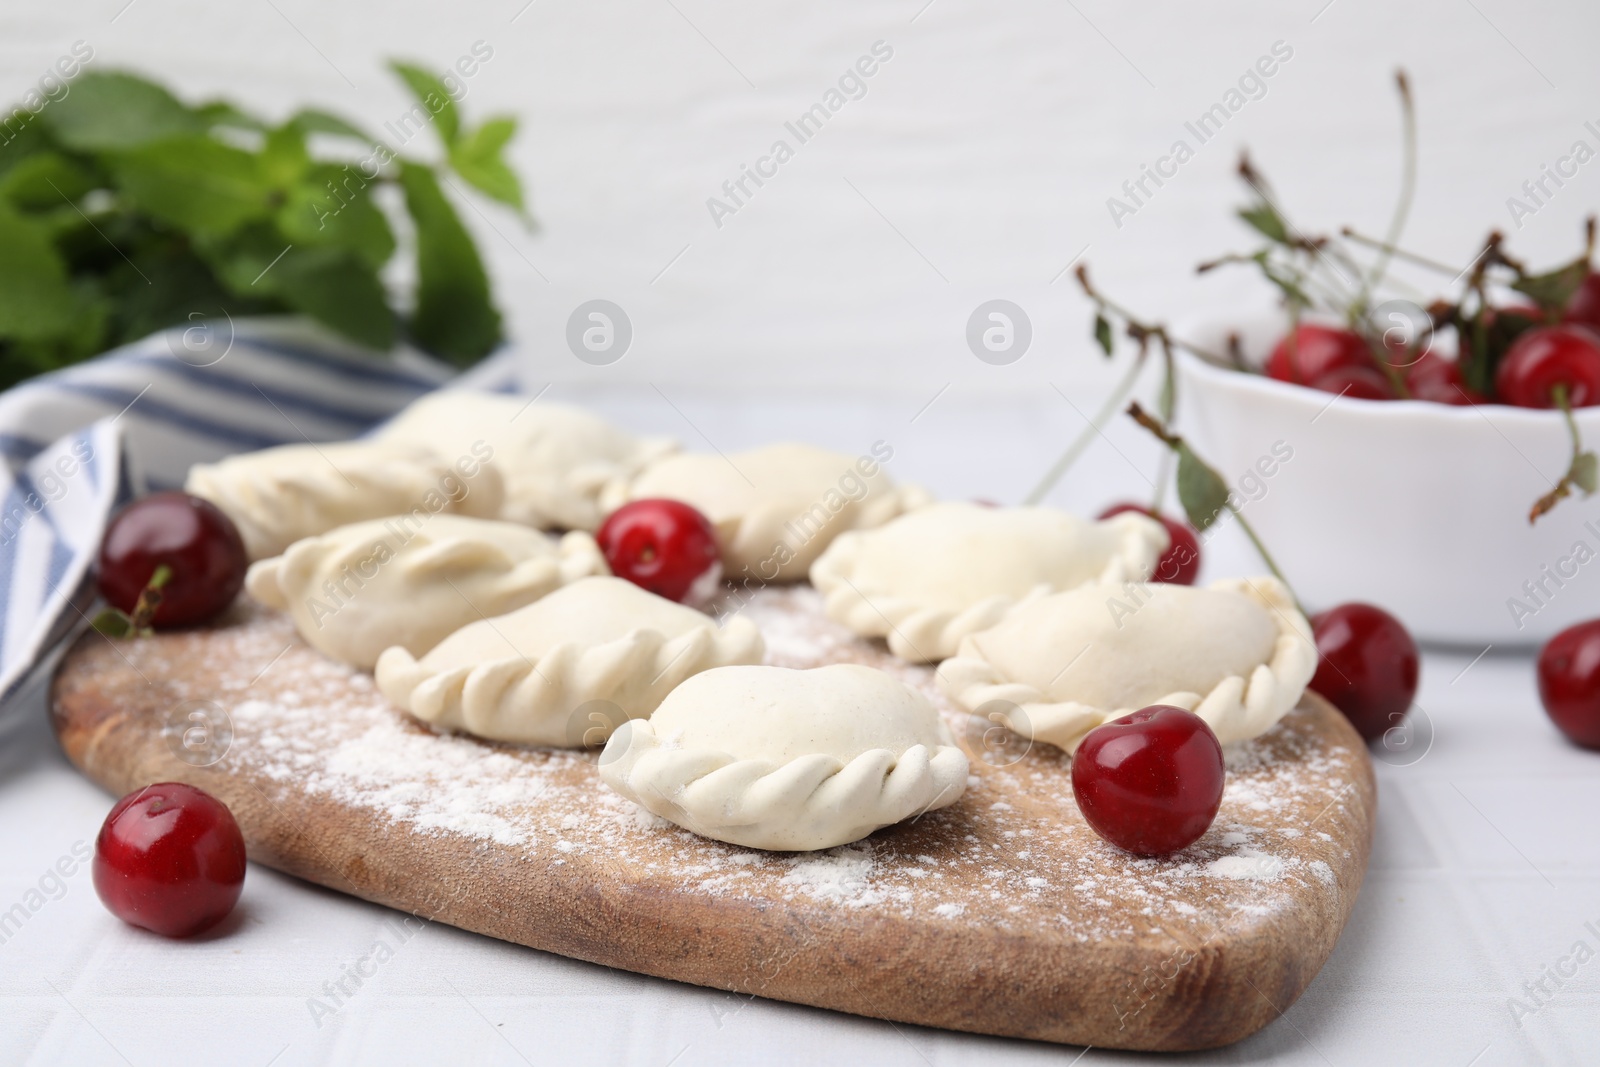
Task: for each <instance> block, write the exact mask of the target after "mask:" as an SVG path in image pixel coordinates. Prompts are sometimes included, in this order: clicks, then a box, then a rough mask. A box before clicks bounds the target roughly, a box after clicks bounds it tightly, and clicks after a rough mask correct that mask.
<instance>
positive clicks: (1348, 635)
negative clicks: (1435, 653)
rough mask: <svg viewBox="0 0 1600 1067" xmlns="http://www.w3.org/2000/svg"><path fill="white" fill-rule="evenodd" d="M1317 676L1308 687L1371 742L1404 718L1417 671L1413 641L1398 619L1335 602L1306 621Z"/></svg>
mask: <svg viewBox="0 0 1600 1067" xmlns="http://www.w3.org/2000/svg"><path fill="white" fill-rule="evenodd" d="M1311 632H1312V634H1313V636H1314V637H1315V639H1316V642H1317V673H1316V674H1315V675H1313V676H1312V679H1311V688H1312V689H1313V690H1314V691H1315V692H1317V693H1319V694H1321V695H1322V696H1324V697H1326V698H1327V699H1328V701H1329V702H1330V703H1332V704H1333V706H1334V707H1336V708H1338V709H1339V710H1340V711H1342V712H1344V715H1345V718H1347V719H1349V720H1350V723H1351V725H1353V726H1354V727H1355V728H1356V732H1357V733H1359V734H1360V735H1361V736H1362V737H1363V738H1365V739H1366V740H1368V741H1373V740H1376V739H1377V738H1380V737H1382V736H1383V735H1384V733H1385V732H1386V731H1388V730H1390V729H1392V728H1394V727H1396V726H1399V725H1400V723H1401V722H1402V721H1403V720H1404V719H1405V717H1406V712H1408V711H1410V710H1411V701H1412V700H1413V699H1415V697H1416V695H1417V678H1418V676H1419V674H1420V671H1421V666H1420V660H1419V657H1418V655H1417V643H1416V642H1415V641H1413V640H1412V639H1411V633H1410V631H1408V630H1407V629H1406V628H1405V627H1404V626H1403V625H1401V623H1400V620H1399V619H1397V618H1395V617H1394V616H1393V615H1390V614H1389V613H1388V612H1387V611H1384V610H1383V609H1382V608H1378V607H1374V606H1373V605H1371V604H1359V603H1352V604H1340V605H1339V606H1338V607H1336V608H1330V609H1329V610H1327V611H1324V612H1323V613H1322V614H1320V615H1317V616H1315V617H1314V618H1312V620H1311Z"/></svg>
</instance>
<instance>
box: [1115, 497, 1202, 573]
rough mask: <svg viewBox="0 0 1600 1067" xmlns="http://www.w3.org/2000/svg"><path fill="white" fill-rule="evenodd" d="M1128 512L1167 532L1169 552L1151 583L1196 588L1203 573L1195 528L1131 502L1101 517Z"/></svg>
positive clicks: (1162, 555) (1160, 561)
mask: <svg viewBox="0 0 1600 1067" xmlns="http://www.w3.org/2000/svg"><path fill="white" fill-rule="evenodd" d="M1125 511H1137V512H1138V513H1139V514H1141V515H1148V516H1150V517H1151V518H1152V519H1155V520H1156V521H1158V522H1159V523H1161V525H1163V526H1165V527H1166V528H1167V540H1168V544H1167V550H1166V551H1165V552H1163V553H1162V554H1161V558H1160V559H1159V560H1157V561H1156V569H1155V571H1154V572H1152V573H1151V575H1150V580H1151V581H1152V582H1167V583H1169V584H1171V585H1193V584H1194V580H1195V578H1196V577H1197V576H1198V575H1199V573H1200V538H1199V537H1198V536H1196V534H1195V532H1194V528H1193V527H1191V526H1190V525H1189V524H1188V523H1186V522H1182V521H1180V520H1178V519H1172V518H1168V517H1167V516H1165V515H1158V514H1157V513H1156V512H1154V511H1151V510H1150V509H1149V508H1147V507H1144V506H1143V505H1141V504H1133V503H1127V502H1124V503H1121V504H1113V505H1111V506H1110V507H1109V508H1106V509H1105V510H1104V511H1102V512H1101V513H1100V517H1101V518H1102V519H1109V518H1111V516H1113V515H1121V514H1122V513H1123V512H1125Z"/></svg>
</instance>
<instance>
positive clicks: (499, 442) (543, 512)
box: [376, 389, 678, 530]
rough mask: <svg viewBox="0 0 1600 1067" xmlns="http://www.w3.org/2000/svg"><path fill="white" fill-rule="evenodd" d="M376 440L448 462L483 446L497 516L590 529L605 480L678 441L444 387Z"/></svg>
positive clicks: (573, 412) (543, 405)
mask: <svg viewBox="0 0 1600 1067" xmlns="http://www.w3.org/2000/svg"><path fill="white" fill-rule="evenodd" d="M376 439H377V440H380V441H398V442H404V443H406V444H410V445H413V446H422V447H426V448H429V449H431V450H433V451H434V452H437V453H438V454H439V455H441V456H444V457H446V458H448V459H450V460H452V461H454V460H455V458H456V457H457V456H464V455H474V454H476V450H478V449H485V448H486V449H488V450H489V452H490V453H491V455H492V459H490V460H489V464H490V465H491V466H492V467H494V468H495V469H496V470H498V471H499V472H500V476H501V478H502V479H503V480H504V482H505V502H504V504H503V506H502V508H501V510H500V512H499V516H498V517H499V518H502V519H506V520H507V521H510V522H520V523H523V524H525V525H528V526H537V527H539V528H541V529H564V530H594V529H595V528H596V527H598V526H599V525H600V517H601V516H600V507H599V504H598V503H597V498H598V497H599V495H600V492H601V490H602V489H603V488H604V487H605V486H607V485H608V484H611V483H613V482H622V481H626V480H627V479H629V478H631V477H633V476H634V475H635V474H636V473H638V471H639V470H640V469H641V468H642V467H643V466H644V465H645V464H646V463H649V462H650V461H652V460H655V459H659V458H660V457H662V456H665V455H667V454H668V453H671V452H673V451H676V450H677V447H678V446H677V443H676V442H674V441H670V440H667V439H665V438H635V437H633V436H632V435H630V434H627V433H624V432H623V431H622V430H619V429H617V428H616V427H615V426H612V425H611V424H610V423H608V422H606V421H605V420H604V419H602V418H600V417H599V416H596V415H591V414H589V413H588V412H587V411H583V410H581V409H579V408H574V407H566V406H564V405H561V404H552V403H548V402H546V401H543V400H536V401H534V402H532V403H530V402H529V401H528V400H526V399H524V398H523V397H519V396H504V395H500V394H494V393H475V392H468V391H466V390H449V389H447V390H443V391H441V392H437V393H430V394H429V395H427V396H425V397H423V398H422V399H421V400H418V401H417V402H415V403H414V404H412V405H411V406H410V407H408V408H406V409H405V410H404V411H402V412H401V413H400V414H398V415H396V416H395V417H394V419H393V420H391V421H390V422H389V423H387V424H386V425H385V426H383V427H382V428H381V429H380V430H379V431H378V432H377V434H376Z"/></svg>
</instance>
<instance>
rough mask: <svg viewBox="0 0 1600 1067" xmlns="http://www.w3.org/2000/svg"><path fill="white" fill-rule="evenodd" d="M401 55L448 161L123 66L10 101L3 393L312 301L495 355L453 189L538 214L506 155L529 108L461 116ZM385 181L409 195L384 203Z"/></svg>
mask: <svg viewBox="0 0 1600 1067" xmlns="http://www.w3.org/2000/svg"><path fill="white" fill-rule="evenodd" d="M391 66H392V68H393V70H394V71H395V73H396V74H398V75H399V76H400V77H401V79H402V80H403V81H405V83H406V85H407V86H408V87H409V88H410V89H411V91H412V93H413V94H414V95H415V96H416V98H417V100H418V102H419V104H420V105H421V107H422V108H425V109H426V110H427V112H428V114H429V115H430V116H431V119H432V121H431V125H432V126H433V128H434V129H435V131H436V132H437V133H438V135H439V138H440V140H441V141H442V143H443V145H444V149H445V151H444V162H443V163H441V164H437V165H435V164H430V163H425V162H420V161H416V160H411V159H406V158H402V157H400V156H399V155H398V154H397V153H396V152H395V151H393V150H392V149H390V148H389V147H388V146H386V145H384V144H383V143H382V142H380V141H378V140H377V139H376V138H374V137H371V136H370V135H368V134H367V133H365V132H363V131H362V130H361V129H360V128H359V127H357V126H355V125H353V124H352V123H349V122H346V121H344V120H343V119H340V118H337V117H335V116H333V115H329V114H327V113H325V112H322V111H316V110H304V111H300V112H297V113H296V114H294V115H292V116H290V117H289V118H288V119H287V120H286V121H284V122H283V123H281V124H278V125H272V124H270V123H267V122H264V121H262V120H260V119H258V118H256V117H254V116H252V115H249V114H247V113H245V112H243V111H241V110H239V109H238V108H236V107H234V106H233V105H232V104H228V103H224V102H212V103H206V104H201V105H198V106H190V105H187V104H185V103H183V102H182V101H180V100H178V99H177V98H176V97H175V96H173V95H172V94H171V93H170V92H168V91H167V90H166V89H164V88H163V87H161V86H160V85H157V84H156V83H154V82H151V81H148V80H146V79H144V78H140V77H138V76H136V75H133V74H127V73H120V72H113V73H99V72H97V73H90V74H84V75H83V76H82V77H80V78H78V79H77V80H75V81H74V82H72V83H71V91H70V93H69V94H68V95H66V96H65V97H63V98H61V99H59V100H56V101H54V102H51V103H50V104H48V105H47V106H45V107H44V108H43V109H42V110H40V111H38V112H37V113H36V114H30V113H28V112H26V111H22V110H18V111H15V112H13V113H12V115H11V118H10V120H9V121H6V122H5V123H4V124H3V127H0V128H3V129H4V130H5V134H4V136H5V137H6V138H8V139H6V140H4V141H3V142H0V388H4V387H8V386H10V385H12V384H14V383H16V382H18V381H21V380H22V379H24V378H27V377H30V376H32V375H34V374H39V373H42V372H44V371H48V370H53V369H55V368H57V367H61V366H64V365H66V364H69V363H74V362H77V361H79V360H82V359H86V358H88V357H90V356H92V355H95V354H96V353H99V352H102V351H105V350H106V349H109V348H113V347H116V346H117V345H120V344H123V343H126V342H128V341H133V340H137V339H139V338H141V337H144V336H147V335H149V334H150V333H153V332H155V331H156V330H160V329H163V328H166V327H169V326H175V325H180V324H190V323H192V322H194V321H197V320H199V319H201V318H213V317H218V318H220V317H222V316H223V315H224V314H226V315H228V316H232V317H238V316H240V315H258V314H271V313H298V314H302V315H306V316H308V317H310V318H312V319H315V320H317V321H319V322H321V323H324V324H325V325H327V326H329V327H331V328H332V329H333V330H335V331H337V332H338V333H340V334H342V335H344V336H345V337H348V338H350V339H351V340H353V341H356V342H359V343H361V344H363V345H367V346H369V347H371V348H375V349H380V350H382V349H387V348H389V347H390V346H391V345H393V344H394V343H395V341H396V340H397V339H399V338H400V337H402V336H403V337H405V338H406V339H407V340H409V341H411V342H412V343H414V344H416V345H418V346H419V347H421V348H423V349H425V350H427V351H429V352H432V353H433V354H435V355H437V356H440V357H442V358H444V359H447V360H449V361H451V362H453V363H456V364H458V365H463V366H464V365H467V364H470V363H472V362H474V361H476V360H477V359H479V358H481V357H482V356H483V355H484V354H485V353H487V352H488V351H489V350H490V349H492V348H493V347H494V346H495V345H496V344H497V343H498V342H499V341H500V337H501V324H500V315H499V313H498V312H497V311H496V310H495V308H494V305H493V303H492V302H491V300H490V293H489V279H488V276H487V274H486V273H485V271H484V266H483V260H482V258H481V257H480V256H479V254H478V250H477V248H476V247H475V245H474V244H473V241H472V238H471V236H470V235H469V234H468V233H467V230H466V228H465V227H463V226H462V224H461V219H460V217H459V216H458V215H457V213H456V210H455V208H454V207H453V206H452V204H451V200H450V198H449V197H448V196H446V194H445V192H444V190H443V189H442V188H441V185H442V184H449V185H451V186H455V183H454V182H452V181H451V180H450V175H451V174H452V173H453V174H454V175H455V176H456V177H458V178H460V179H461V181H462V182H464V183H466V184H467V185H470V186H472V187H473V188H475V189H476V190H477V191H478V192H480V193H482V194H483V195H485V196H487V197H489V198H491V199H493V200H496V201H499V202H501V203H503V204H506V205H508V206H510V207H511V208H513V209H515V210H516V211H517V212H518V213H519V214H521V215H523V217H524V218H525V219H526V213H525V208H524V204H523V195H522V186H521V183H520V182H519V181H518V179H517V176H516V174H515V173H514V172H513V171H512V170H511V168H510V167H509V166H508V165H507V164H506V162H505V159H504V156H503V152H504V149H505V146H506V143H507V142H508V141H509V140H510V139H511V137H512V135H513V134H514V133H515V131H516V120H515V119H513V118H509V117H496V118H490V119H489V120H487V121H486V122H484V123H483V124H482V125H480V126H478V127H475V128H467V127H466V126H465V125H464V123H463V122H462V119H461V116H460V114H459V112H458V111H457V108H456V103H455V101H454V99H452V97H451V95H450V93H449V91H448V90H447V89H446V87H445V85H444V83H443V82H442V81H441V80H440V79H439V78H437V77H435V76H434V75H432V74H430V73H428V72H427V71H425V70H423V69H422V68H420V67H416V66H412V65H409V64H404V63H394V64H392V65H391ZM386 185H387V186H393V187H395V188H397V189H398V190H399V191H400V196H399V197H398V198H387V197H378V196H377V195H375V194H376V193H377V191H378V189H380V188H381V187H383V186H386ZM385 199H398V200H400V201H403V203H404V205H405V213H406V214H407V215H409V217H410V222H411V228H412V230H413V231H414V233H415V242H414V249H415V251H414V254H415V257H416V260H415V270H414V272H413V273H414V276H415V278H416V284H415V289H414V291H413V292H410V293H404V294H401V293H394V292H390V291H389V290H388V289H387V288H386V287H385V285H384V283H383V282H382V280H381V278H380V273H381V271H382V270H383V268H384V267H385V265H386V264H388V263H389V262H390V260H391V259H393V258H394V256H395V254H396V248H397V246H396V242H395V234H394V228H393V227H394V225H395V223H396V222H398V221H399V220H398V219H393V218H391V217H390V214H389V210H390V209H388V208H386V207H385V205H384V203H383V200H385Z"/></svg>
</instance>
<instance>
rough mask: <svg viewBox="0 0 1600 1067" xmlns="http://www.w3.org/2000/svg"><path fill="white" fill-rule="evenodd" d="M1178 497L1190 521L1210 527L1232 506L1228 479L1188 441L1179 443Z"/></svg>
mask: <svg viewBox="0 0 1600 1067" xmlns="http://www.w3.org/2000/svg"><path fill="white" fill-rule="evenodd" d="M1178 500H1179V502H1180V503H1182V504H1183V510H1184V514H1186V515H1187V516H1188V518H1189V525H1190V526H1193V527H1194V528H1195V529H1196V530H1207V529H1210V528H1211V525H1212V524H1213V523H1215V522H1216V521H1217V519H1218V518H1219V517H1220V516H1221V515H1222V513H1223V511H1225V510H1226V509H1227V507H1228V483H1226V482H1224V481H1223V480H1222V477H1221V476H1220V475H1219V474H1217V472H1216V471H1214V470H1212V469H1211V468H1210V467H1208V466H1206V463H1205V461H1204V460H1202V459H1201V458H1200V457H1199V456H1197V455H1195V454H1194V451H1193V450H1192V449H1191V448H1190V447H1189V446H1188V445H1187V444H1183V443H1180V444H1179V445H1178Z"/></svg>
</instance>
